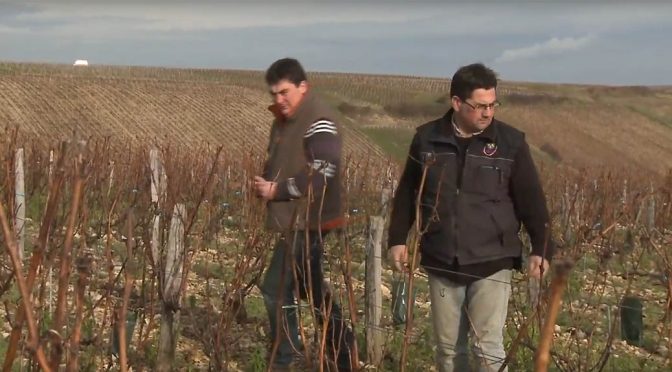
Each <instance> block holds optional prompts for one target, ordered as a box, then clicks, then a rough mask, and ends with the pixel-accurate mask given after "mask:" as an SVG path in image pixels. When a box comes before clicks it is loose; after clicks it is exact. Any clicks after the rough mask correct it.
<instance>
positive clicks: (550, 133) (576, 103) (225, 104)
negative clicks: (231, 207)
mask: <svg viewBox="0 0 672 372" xmlns="http://www.w3.org/2000/svg"><path fill="white" fill-rule="evenodd" d="M310 79H311V81H312V82H313V85H314V86H315V87H316V89H317V90H318V91H320V93H322V94H323V96H325V97H326V98H327V99H328V100H329V101H330V102H331V103H332V104H333V105H334V106H335V107H336V108H338V109H339V110H340V112H341V113H342V114H343V116H344V119H345V120H343V122H344V123H346V136H347V137H346V138H347V140H346V148H347V151H348V152H349V153H352V154H353V156H355V157H361V156H365V155H369V154H372V155H374V156H376V157H381V158H382V157H383V156H384V155H383V152H385V153H386V154H387V155H392V156H393V157H394V158H395V159H397V160H400V161H401V160H403V157H404V154H405V151H406V150H407V146H408V142H409V140H410V138H411V136H412V133H413V128H414V127H415V126H417V125H419V124H422V123H423V122H425V121H427V120H430V119H431V118H434V117H437V116H439V115H441V114H442V113H443V112H444V111H445V109H446V106H447V103H446V102H447V91H448V87H449V81H448V80H445V79H432V78H419V77H396V76H377V75H355V74H335V73H313V74H311V76H310ZM499 98H500V100H501V101H502V102H503V105H502V107H501V108H500V109H499V110H498V112H497V117H498V118H500V119H502V120H504V121H507V122H509V123H510V124H512V125H514V126H516V127H518V128H520V129H521V130H523V131H525V132H526V133H527V137H528V139H529V141H530V143H531V145H532V150H533V153H534V155H535V157H536V158H537V160H538V161H539V162H544V163H545V164H548V165H552V164H560V165H563V166H566V167H569V168H572V169H580V168H583V167H589V168H594V167H614V168H621V167H625V168H627V169H630V170H636V171H642V174H647V175H648V174H664V173H666V172H667V171H668V170H669V169H670V168H672V158H670V157H668V156H666V155H667V152H668V149H669V148H670V145H669V144H670V143H672V119H671V117H672V88H669V87H657V88H649V87H603V86H581V85H550V84H534V83H516V82H507V81H504V82H502V83H501V85H500V88H499ZM268 102H269V98H268V95H267V93H266V88H265V86H264V84H263V76H262V73H261V72H256V71H232V70H199V69H165V68H143V67H112V66H101V67H86V68H81V67H78V68H75V67H72V66H63V65H40V64H14V63H5V64H0V123H1V124H3V125H5V126H18V127H19V128H20V129H21V130H22V131H24V132H25V133H27V134H34V135H38V136H46V137H48V138H53V137H55V136H68V135H69V134H70V133H72V131H73V130H77V131H79V132H81V133H82V134H83V135H87V136H88V135H101V136H107V135H115V136H123V137H124V138H127V139H128V140H130V141H132V142H140V141H146V140H148V139H152V138H158V139H161V138H166V139H168V140H171V141H181V142H182V143H185V144H187V145H193V146H197V145H199V144H202V143H203V142H204V141H205V142H209V143H213V144H220V143H221V144H226V145H227V147H229V148H242V149H255V150H257V151H261V150H262V149H263V148H264V146H265V141H266V136H267V132H268V128H269V126H270V120H271V115H270V113H269V112H267V111H266V106H267V105H268ZM381 149H382V151H381Z"/></svg>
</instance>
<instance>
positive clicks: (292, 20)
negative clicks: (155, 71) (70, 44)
mask: <svg viewBox="0 0 672 372" xmlns="http://www.w3.org/2000/svg"><path fill="white" fill-rule="evenodd" d="M388 10H392V11H391V12H388V13H386V14H385V16H381V9H380V6H374V5H366V4H364V5H356V4H334V3H331V4H329V3H317V4H310V5H306V4H303V3H289V4H282V5H278V4H273V3H270V4H259V3H249V4H245V3H242V4H226V5H222V4H197V5H193V6H186V5H184V4H167V5H162V6H160V7H158V6H157V5H151V4H137V5H132V4H131V5H123V6H120V5H110V4H91V5H81V4H78V5H76V6H73V5H70V4H65V5H64V4H58V5H55V4H51V5H50V4H48V3H47V4H44V5H40V6H39V7H36V8H35V9H34V11H32V12H25V13H23V14H20V15H19V16H17V17H16V19H17V20H19V21H22V22H26V23H31V22H46V21H52V22H53V21H61V22H67V23H69V24H77V23H80V24H82V23H87V21H89V20H94V19H96V20H100V19H103V18H111V19H125V20H127V21H128V22H129V23H133V24H134V26H135V27H134V28H135V29H136V30H144V31H212V30H223V29H234V28H249V27H297V26H302V25H312V24H320V23H342V24H347V23H356V22H373V23H376V22H381V21H382V22H402V21H408V20H413V19H422V18H427V17H430V16H432V15H433V13H432V8H431V7H430V6H415V7H410V6H408V5H405V4H398V5H395V6H392V7H390V9H388ZM110 26H114V24H111V25H110Z"/></svg>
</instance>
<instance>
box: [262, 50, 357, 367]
mask: <svg viewBox="0 0 672 372" xmlns="http://www.w3.org/2000/svg"><path fill="white" fill-rule="evenodd" d="M266 83H267V84H268V87H269V90H270V93H271V96H272V97H273V105H271V107H269V109H270V110H271V111H272V112H273V113H274V114H275V121H274V122H273V126H272V128H271V134H270V141H269V145H268V158H267V161H266V164H265V166H264V171H263V174H262V176H257V177H255V180H254V181H255V189H256V192H257V195H258V196H259V197H261V198H263V199H264V200H267V201H268V204H267V206H268V216H267V220H266V227H267V228H268V229H271V230H272V231H276V232H277V233H278V240H277V243H276V246H275V248H274V252H273V257H272V258H271V263H270V265H269V267H268V270H267V271H266V274H265V277H264V280H263V283H262V284H261V291H262V293H263V296H264V301H265V304H266V309H267V311H268V317H269V321H270V326H271V338H272V341H273V345H272V349H271V353H270V359H269V361H270V362H271V363H272V364H273V366H272V367H273V368H272V370H289V368H290V365H291V362H292V360H293V357H294V355H297V354H299V352H300V350H301V349H302V345H301V341H300V340H299V335H298V324H297V315H296V306H297V305H296V301H295V298H294V293H295V291H296V293H298V294H299V295H300V297H301V299H307V300H309V301H311V302H312V306H313V311H314V313H315V315H316V319H317V320H318V323H319V324H323V322H324V320H325V319H326V323H327V340H326V351H327V355H328V356H329V357H330V359H333V360H334V361H335V362H336V364H337V366H338V370H339V371H350V370H351V363H352V361H351V351H352V350H354V347H353V345H354V335H353V333H352V331H351V329H350V328H349V327H348V326H347V325H346V324H345V322H344V320H343V315H342V313H341V309H340V307H339V306H338V304H336V303H335V301H333V300H332V296H331V294H330V293H329V291H328V290H327V288H325V287H323V282H324V280H323V279H324V274H323V272H322V256H323V246H322V242H323V238H324V236H325V235H326V234H327V233H329V231H330V230H332V229H335V228H338V227H341V226H342V224H343V217H342V208H341V200H340V194H341V190H340V188H341V185H340V162H341V147H342V139H341V133H340V128H339V126H338V124H336V123H335V122H334V118H335V115H334V113H333V112H332V110H331V109H330V108H329V107H328V106H327V105H325V104H324V103H323V102H322V101H321V100H319V99H318V97H316V96H315V94H314V93H313V92H312V91H311V90H310V89H309V86H308V82H307V79H306V74H305V72H304V70H303V68H302V66H301V64H300V63H299V62H298V61H297V60H295V59H291V58H285V59H280V60H278V61H276V62H274V63H273V64H272V65H271V66H270V67H269V68H268V70H267V71H266ZM299 300H300V299H299Z"/></svg>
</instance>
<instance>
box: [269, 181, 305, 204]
mask: <svg viewBox="0 0 672 372" xmlns="http://www.w3.org/2000/svg"><path fill="white" fill-rule="evenodd" d="M302 196H303V194H302V193H301V190H299V188H298V187H297V185H296V180H295V179H294V178H288V179H286V180H282V181H279V182H278V183H277V186H276V192H275V197H274V198H273V200H278V201H282V200H292V199H298V198H300V197H302Z"/></svg>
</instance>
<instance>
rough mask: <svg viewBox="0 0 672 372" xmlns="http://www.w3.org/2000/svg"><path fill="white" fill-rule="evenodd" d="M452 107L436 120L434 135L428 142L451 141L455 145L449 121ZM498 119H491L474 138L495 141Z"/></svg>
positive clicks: (451, 115) (453, 132)
mask: <svg viewBox="0 0 672 372" xmlns="http://www.w3.org/2000/svg"><path fill="white" fill-rule="evenodd" d="M453 112H454V111H453V109H452V108H451V109H450V110H448V112H446V114H445V115H443V117H441V118H440V119H439V120H437V122H436V125H435V126H434V128H433V130H434V135H433V136H432V138H430V142H443V143H452V144H453V145H455V146H457V140H456V139H455V130H453V124H452V122H451V120H452V117H453ZM498 123H499V121H498V120H497V119H495V118H493V119H492V123H490V125H488V127H487V128H485V129H484V130H483V132H482V133H481V134H477V135H475V136H474V138H478V139H483V140H487V141H488V142H495V141H496V139H497V132H498V131H497V128H498V126H499V124H498Z"/></svg>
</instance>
